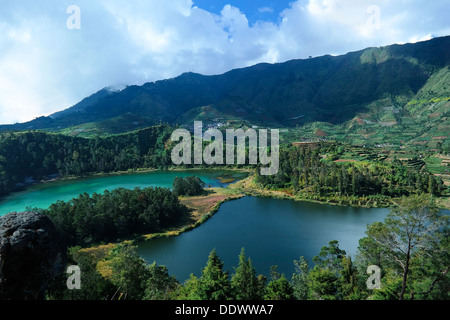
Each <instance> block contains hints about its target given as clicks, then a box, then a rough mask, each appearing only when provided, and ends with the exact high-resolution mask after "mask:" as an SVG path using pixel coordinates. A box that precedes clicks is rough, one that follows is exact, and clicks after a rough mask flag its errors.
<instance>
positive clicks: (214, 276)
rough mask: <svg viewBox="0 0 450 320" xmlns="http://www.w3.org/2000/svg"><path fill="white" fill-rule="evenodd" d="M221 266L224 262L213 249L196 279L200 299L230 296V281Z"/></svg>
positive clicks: (220, 298)
mask: <svg viewBox="0 0 450 320" xmlns="http://www.w3.org/2000/svg"><path fill="white" fill-rule="evenodd" d="M223 266H224V263H223V262H222V260H221V259H220V258H219V256H218V255H217V253H216V250H215V249H214V250H213V251H211V253H210V254H209V257H208V262H207V264H206V267H205V268H204V269H203V272H202V275H201V276H200V278H199V279H198V287H197V288H196V292H197V296H198V297H199V298H200V299H201V300H226V299H228V298H229V297H230V296H231V283H230V280H229V278H228V272H226V271H224V270H223Z"/></svg>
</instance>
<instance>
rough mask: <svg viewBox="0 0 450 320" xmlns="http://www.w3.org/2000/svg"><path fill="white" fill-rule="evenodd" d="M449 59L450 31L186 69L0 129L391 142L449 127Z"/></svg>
mask: <svg viewBox="0 0 450 320" xmlns="http://www.w3.org/2000/svg"><path fill="white" fill-rule="evenodd" d="M449 64H450V37H441V38H435V39H432V40H430V41H424V42H419V43H415V44H406V45H392V46H387V47H381V48H368V49H365V50H361V51H357V52H351V53H348V54H346V55H342V56H337V57H333V56H323V57H318V58H313V59H305V60H292V61H288V62H285V63H279V64H258V65H255V66H252V67H249V68H242V69H236V70H232V71H230V72H227V73H225V74H222V75H216V76H203V75H199V74H194V73H186V74H183V75H181V76H179V77H176V78H173V79H168V80H163V81H157V82H152V83H147V84H144V85H143V86H129V87H127V88H125V89H124V90H122V91H120V92H108V94H105V91H104V90H101V91H99V92H98V93H97V94H94V95H93V96H91V97H90V98H87V99H84V100H83V101H82V102H80V103H79V104H77V105H75V106H74V107H72V108H69V109H67V110H64V111H63V112H61V113H57V114H55V115H53V116H51V117H42V118H39V119H36V120H33V121H31V122H28V123H24V124H16V125H10V126H1V127H0V130H8V129H14V130H24V129H30V128H31V129H46V130H52V131H58V130H62V129H65V131H66V132H70V133H75V134H76V133H77V132H78V133H80V132H93V133H96V134H98V133H119V132H127V131H130V130H136V129H138V128H143V127H146V126H151V125H154V124H159V123H161V122H165V123H169V124H172V125H174V124H179V125H187V126H189V125H192V122H193V121H194V120H204V121H205V122H208V123H209V124H212V125H214V124H222V125H227V124H228V125H232V124H233V123H239V122H240V123H245V124H247V125H262V126H269V127H285V128H296V127H299V128H305V129H307V128H308V126H311V125H313V126H316V125H315V124H317V123H321V124H322V126H326V127H327V128H328V129H329V128H331V131H336V132H340V134H338V135H335V136H336V137H340V136H341V133H345V134H347V135H348V134H353V135H356V136H357V137H358V139H357V140H358V141H359V142H362V143H364V140H365V139H366V140H367V139H369V140H371V139H372V138H374V139H373V142H376V141H378V140H383V139H384V138H385V137H386V135H384V134H380V133H381V131H385V132H387V133H388V135H389V133H392V135H393V136H394V137H397V138H398V134H397V133H398V132H397V131H401V132H403V133H404V134H403V135H402V137H401V139H400V140H399V139H397V140H399V141H400V143H401V141H411V140H413V139H418V138H419V137H420V136H421V135H422V134H426V132H427V129H430V130H431V131H432V130H434V129H436V128H435V125H437V126H440V125H444V126H445V124H446V123H447V120H446V119H445V118H446V116H447V115H448V98H449V97H450V94H449V90H450V89H449ZM430 117H431V118H430ZM443 119H444V120H443ZM424 122H426V123H427V126H428V127H426V126H425V127H424V126H422V124H423V123H424ZM417 125H421V128H420V132H418V131H417V128H414V126H417ZM314 128H315V127H314ZM394 129H395V130H394ZM442 129H445V128H444V127H443V128H441V129H437V132H436V133H439V131H440V130H442ZM396 130H397V131H396ZM430 130H428V131H430ZM329 131H330V130H329ZM325 133H327V132H326V131H325ZM330 134H331V135H332V136H333V133H332V132H331V133H330ZM433 134H434V133H433ZM377 135H378V138H379V139H378V138H377ZM371 137H372V138H371Z"/></svg>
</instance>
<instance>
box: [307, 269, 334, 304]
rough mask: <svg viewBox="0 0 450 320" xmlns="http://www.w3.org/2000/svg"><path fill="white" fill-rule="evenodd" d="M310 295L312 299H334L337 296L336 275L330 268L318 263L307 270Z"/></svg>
mask: <svg viewBox="0 0 450 320" xmlns="http://www.w3.org/2000/svg"><path fill="white" fill-rule="evenodd" d="M309 280H310V282H309V283H310V297H311V298H312V299H313V300H336V299H337V297H338V289H337V281H338V277H337V275H336V273H335V272H333V271H331V270H330V269H328V268H327V269H324V268H321V267H319V266H318V265H316V266H314V268H313V269H312V270H311V271H310V272H309Z"/></svg>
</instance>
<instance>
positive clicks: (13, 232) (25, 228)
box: [0, 212, 66, 300]
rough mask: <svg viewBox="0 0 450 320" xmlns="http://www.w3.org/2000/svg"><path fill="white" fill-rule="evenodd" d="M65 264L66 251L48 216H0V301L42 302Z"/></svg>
mask: <svg viewBox="0 0 450 320" xmlns="http://www.w3.org/2000/svg"><path fill="white" fill-rule="evenodd" d="M65 263H66V248H65V247H64V245H63V244H62V241H61V240H60V238H59V236H58V234H57V231H56V229H55V227H54V225H53V223H52V222H51V220H50V219H49V218H48V217H46V216H45V215H42V214H39V213H34V212H22V213H17V212H14V213H10V214H8V215H5V216H3V217H0V300H24V299H26V300H29V299H43V298H44V295H45V290H46V288H47V285H48V283H49V282H50V281H51V280H52V279H53V278H55V277H56V276H58V275H60V274H61V273H62V272H63V271H64V267H65Z"/></svg>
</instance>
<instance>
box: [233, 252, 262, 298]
mask: <svg viewBox="0 0 450 320" xmlns="http://www.w3.org/2000/svg"><path fill="white" fill-rule="evenodd" d="M235 271H236V273H235V274H234V275H233V276H232V277H231V287H232V289H233V293H234V296H235V298H236V300H259V299H261V292H260V288H261V286H260V281H259V280H258V278H257V276H256V271H255V269H254V268H253V265H252V261H251V260H250V258H249V259H246V256H245V249H244V248H242V250H241V254H240V255H239V266H238V267H237V268H236V269H235Z"/></svg>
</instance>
